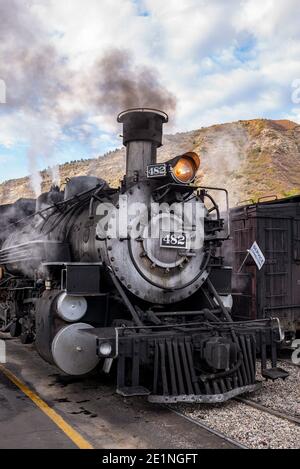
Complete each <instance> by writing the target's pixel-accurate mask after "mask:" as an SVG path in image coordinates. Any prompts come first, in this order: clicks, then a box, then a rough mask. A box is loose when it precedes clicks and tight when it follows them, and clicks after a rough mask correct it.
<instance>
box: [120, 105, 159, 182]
mask: <svg viewBox="0 0 300 469" xmlns="http://www.w3.org/2000/svg"><path fill="white" fill-rule="evenodd" d="M118 122H121V123H122V124H123V144H124V145H125V147H126V177H134V176H135V175H136V174H138V175H139V176H140V177H143V176H145V174H146V168H147V165H149V164H153V163H156V155H157V148H159V147H160V146H161V145H162V128H163V124H165V123H167V122H168V115H167V114H166V113H165V112H162V111H158V110H156V109H147V108H140V109H128V110H127V111H124V112H121V114H119V115H118Z"/></svg>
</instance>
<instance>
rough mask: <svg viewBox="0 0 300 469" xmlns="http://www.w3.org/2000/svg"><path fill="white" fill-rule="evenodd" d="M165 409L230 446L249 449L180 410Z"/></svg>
mask: <svg viewBox="0 0 300 469" xmlns="http://www.w3.org/2000/svg"><path fill="white" fill-rule="evenodd" d="M164 407H166V408H167V409H168V410H170V411H171V412H173V413H174V414H176V415H178V416H180V417H182V418H184V419H185V420H187V421H189V422H190V423H193V424H194V425H198V427H201V428H203V429H204V430H207V431H208V432H210V433H212V434H213V435H216V436H218V437H219V438H222V439H223V440H225V441H227V443H230V444H231V445H234V446H236V447H237V448H239V449H249V448H248V446H245V445H243V444H242V443H240V442H239V441H237V440H235V439H233V438H231V437H229V436H228V435H226V434H225V433H223V432H220V431H218V430H215V429H214V428H211V427H210V426H209V425H206V424H205V423H203V422H199V420H197V419H195V418H193V417H191V416H189V415H186V414H184V413H183V412H181V411H180V410H175V409H173V408H172V407H169V406H167V405H166V406H164Z"/></svg>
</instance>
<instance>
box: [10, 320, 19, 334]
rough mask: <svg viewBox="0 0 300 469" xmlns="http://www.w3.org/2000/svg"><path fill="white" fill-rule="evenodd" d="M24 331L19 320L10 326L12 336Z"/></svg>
mask: <svg viewBox="0 0 300 469" xmlns="http://www.w3.org/2000/svg"><path fill="white" fill-rule="evenodd" d="M21 332H22V327H21V324H20V323H19V321H18V320H16V321H14V322H13V324H12V325H11V326H10V329H9V333H10V335H11V336H12V337H19V335H20V334H21Z"/></svg>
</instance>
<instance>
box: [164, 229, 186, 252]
mask: <svg viewBox="0 0 300 469" xmlns="http://www.w3.org/2000/svg"><path fill="white" fill-rule="evenodd" d="M160 246H161V247H163V248H181V249H186V248H187V236H186V234H185V233H176V232H172V231H171V232H169V233H166V232H164V233H162V234H161V237H160Z"/></svg>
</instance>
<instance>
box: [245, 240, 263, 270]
mask: <svg viewBox="0 0 300 469" xmlns="http://www.w3.org/2000/svg"><path fill="white" fill-rule="evenodd" d="M248 253H249V254H250V255H251V256H252V258H253V260H254V262H255V264H256V265H257V268H258V270H261V269H262V268H263V266H264V264H265V262H266V258H265V256H264V255H263V253H262V251H261V249H260V247H259V245H258V244H257V242H256V241H254V243H253V244H252V246H251V248H250V249H249V250H248Z"/></svg>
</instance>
